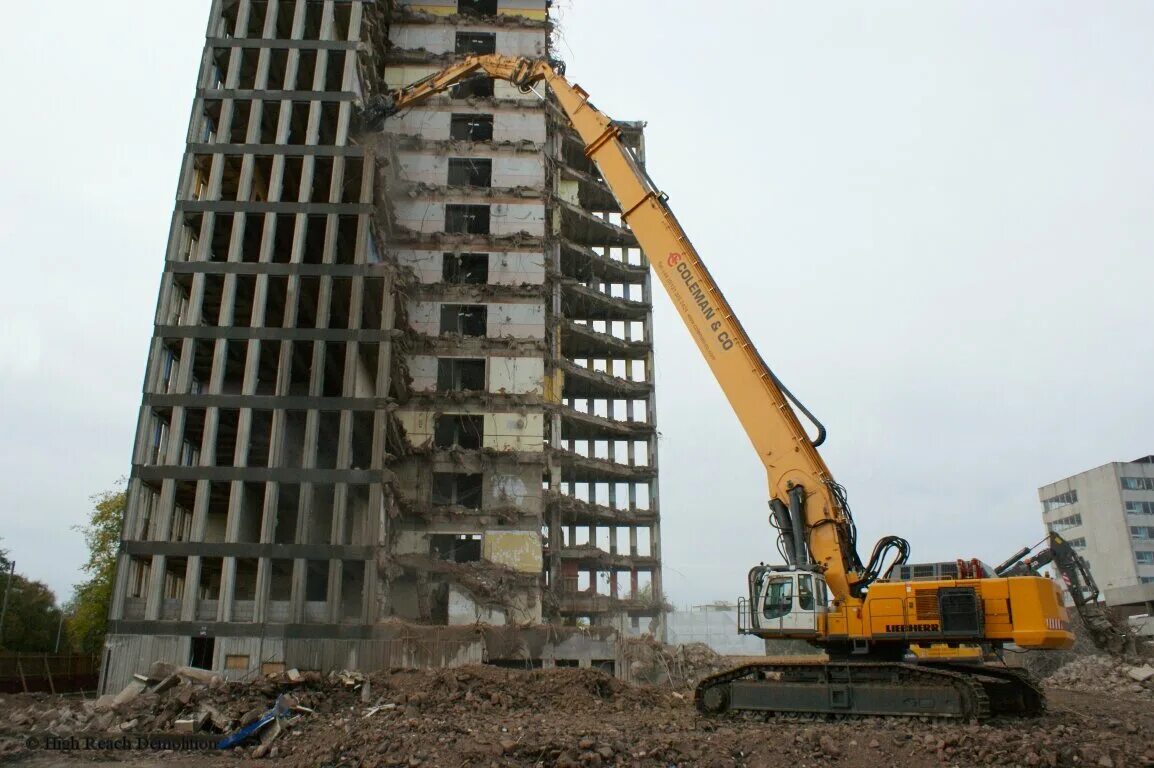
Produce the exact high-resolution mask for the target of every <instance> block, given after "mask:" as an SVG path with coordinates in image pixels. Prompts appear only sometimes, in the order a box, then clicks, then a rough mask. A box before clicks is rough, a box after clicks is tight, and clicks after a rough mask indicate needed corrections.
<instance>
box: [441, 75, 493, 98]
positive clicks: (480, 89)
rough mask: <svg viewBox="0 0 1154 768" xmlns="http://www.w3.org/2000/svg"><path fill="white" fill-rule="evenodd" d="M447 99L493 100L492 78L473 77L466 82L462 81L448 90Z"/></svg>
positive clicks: (483, 76)
mask: <svg viewBox="0 0 1154 768" xmlns="http://www.w3.org/2000/svg"><path fill="white" fill-rule="evenodd" d="M449 98H452V99H491V98H493V78H491V77H486V76H485V75H474V76H473V77H470V78H469V79H468V80H462V81H461V82H459V83H457V84H456V85H454V86H453V87H452V88H450V89H449Z"/></svg>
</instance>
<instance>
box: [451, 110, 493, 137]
mask: <svg viewBox="0 0 1154 768" xmlns="http://www.w3.org/2000/svg"><path fill="white" fill-rule="evenodd" d="M449 138H451V139H456V140H458V141H492V140H493V116H492V115H453V116H452V117H451V118H449Z"/></svg>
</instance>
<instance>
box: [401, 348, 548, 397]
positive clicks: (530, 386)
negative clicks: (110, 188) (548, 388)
mask: <svg viewBox="0 0 1154 768" xmlns="http://www.w3.org/2000/svg"><path fill="white" fill-rule="evenodd" d="M462 357H465V356H462ZM487 361H488V367H487V376H488V386H487V390H488V391H489V392H494V393H504V394H511V395H524V394H533V395H541V394H544V392H545V387H544V379H545V360H544V358H540V357H490V358H487ZM409 373H410V374H411V375H412V377H413V385H412V386H413V390H414V391H416V392H435V391H436V389H437V357H435V356H433V355H413V356H412V357H410V358H409Z"/></svg>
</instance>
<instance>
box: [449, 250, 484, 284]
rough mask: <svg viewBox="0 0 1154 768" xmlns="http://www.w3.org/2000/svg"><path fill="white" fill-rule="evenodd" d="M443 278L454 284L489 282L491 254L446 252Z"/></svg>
mask: <svg viewBox="0 0 1154 768" xmlns="http://www.w3.org/2000/svg"><path fill="white" fill-rule="evenodd" d="M441 279H442V280H444V282H446V283H452V284H453V285H484V284H485V283H487V282H489V254H487V253H446V254H444V260H443V261H442V266H441Z"/></svg>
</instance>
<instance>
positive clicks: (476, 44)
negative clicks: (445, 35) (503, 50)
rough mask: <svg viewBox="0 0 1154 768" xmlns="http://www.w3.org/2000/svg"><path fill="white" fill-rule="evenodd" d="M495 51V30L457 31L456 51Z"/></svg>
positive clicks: (463, 52)
mask: <svg viewBox="0 0 1154 768" xmlns="http://www.w3.org/2000/svg"><path fill="white" fill-rule="evenodd" d="M496 52H497V33H496V32H458V33H457V53H460V54H470V53H475V54H486V53H496Z"/></svg>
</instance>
